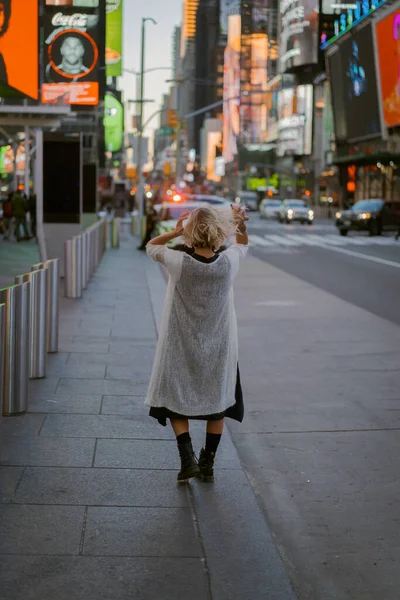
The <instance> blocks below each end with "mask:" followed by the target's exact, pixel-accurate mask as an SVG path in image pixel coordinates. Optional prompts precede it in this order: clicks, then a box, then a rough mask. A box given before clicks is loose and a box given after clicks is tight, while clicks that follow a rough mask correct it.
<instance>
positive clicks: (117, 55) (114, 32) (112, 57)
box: [106, 0, 122, 77]
mask: <svg viewBox="0 0 400 600" xmlns="http://www.w3.org/2000/svg"><path fill="white" fill-rule="evenodd" d="M106 13H107V17H106V74H107V76H109V77H119V76H120V75H122V0H106Z"/></svg>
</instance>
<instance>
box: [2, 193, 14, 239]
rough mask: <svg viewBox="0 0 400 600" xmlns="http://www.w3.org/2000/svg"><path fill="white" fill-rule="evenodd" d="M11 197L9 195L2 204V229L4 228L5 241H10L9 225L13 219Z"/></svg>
mask: <svg viewBox="0 0 400 600" xmlns="http://www.w3.org/2000/svg"><path fill="white" fill-rule="evenodd" d="M11 200H12V197H10V195H9V196H8V198H7V199H6V200H5V202H4V204H3V227H4V238H3V239H5V240H9V239H10V235H11V223H12V219H13V209H12V202H11Z"/></svg>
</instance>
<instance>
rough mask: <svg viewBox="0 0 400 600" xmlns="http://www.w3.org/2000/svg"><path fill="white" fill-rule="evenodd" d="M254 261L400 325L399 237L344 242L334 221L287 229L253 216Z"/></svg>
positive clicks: (361, 236) (358, 236)
mask: <svg viewBox="0 0 400 600" xmlns="http://www.w3.org/2000/svg"><path fill="white" fill-rule="evenodd" d="M249 232H250V246H251V251H252V254H253V255H254V256H257V257H258V258H260V259H262V260H265V261H267V262H268V263H269V264H270V265H273V266H275V267H278V268H279V269H282V270H284V271H285V272H286V273H290V274H291V275H295V276H296V277H299V278H300V279H302V280H304V281H307V282H308V283H311V284H313V285H315V286H317V287H318V288H320V289H322V290H325V291H327V292H330V293H331V294H334V295H335V296H337V297H338V298H342V299H343V300H346V301H347V302H351V303H353V304H355V305H356V306H359V307H360V308H364V309H365V310H368V311H370V312H372V313H374V314H375V315H378V316H380V317H383V318H384V319H388V320H389V321H392V322H393V323H396V324H397V325H400V311H399V309H398V307H399V300H398V299H399V297H400V240H398V241H396V240H395V237H394V234H393V233H385V234H384V235H383V236H376V237H369V236H368V235H367V234H366V233H356V232H351V233H349V235H348V236H347V237H341V236H340V235H339V233H338V231H337V229H336V227H335V225H334V222H333V221H328V220H325V219H324V220H322V219H321V220H319V221H316V223H314V224H313V225H312V226H311V227H310V226H308V225H300V224H298V223H294V224H290V225H286V224H284V225H281V224H279V223H277V222H275V221H270V220H261V219H260V217H259V215H258V213H250V224H249Z"/></svg>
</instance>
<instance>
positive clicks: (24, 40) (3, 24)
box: [0, 0, 39, 100]
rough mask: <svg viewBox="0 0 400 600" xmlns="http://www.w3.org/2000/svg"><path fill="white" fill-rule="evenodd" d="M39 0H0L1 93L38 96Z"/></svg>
mask: <svg viewBox="0 0 400 600" xmlns="http://www.w3.org/2000/svg"><path fill="white" fill-rule="evenodd" d="M38 78H39V8H38V0H0V95H1V96H2V97H13V96H14V97H24V96H28V97H29V98H33V99H34V100H37V99H38V97H39V81H38Z"/></svg>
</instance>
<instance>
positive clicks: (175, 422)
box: [171, 419, 189, 437]
mask: <svg viewBox="0 0 400 600" xmlns="http://www.w3.org/2000/svg"><path fill="white" fill-rule="evenodd" d="M171 425H172V429H173V430H174V433H175V435H176V437H178V435H181V434H182V433H189V421H188V420H187V419H171Z"/></svg>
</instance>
